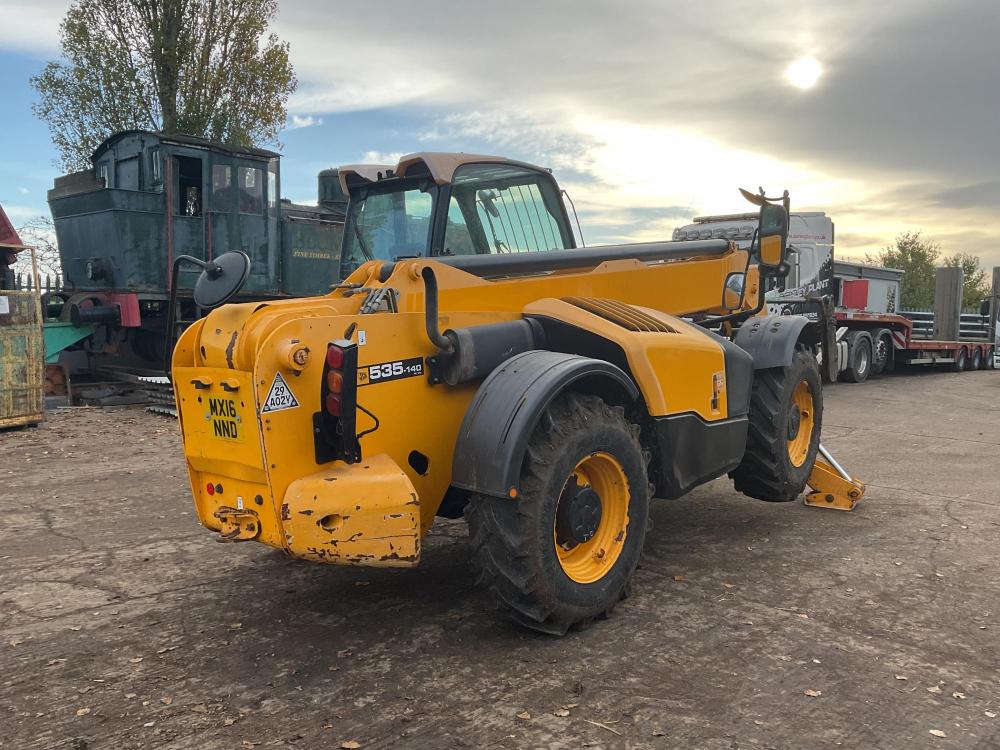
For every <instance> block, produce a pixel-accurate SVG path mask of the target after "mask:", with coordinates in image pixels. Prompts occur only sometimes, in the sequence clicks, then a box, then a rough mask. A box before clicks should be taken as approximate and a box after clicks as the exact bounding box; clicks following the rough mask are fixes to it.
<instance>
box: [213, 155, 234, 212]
mask: <svg viewBox="0 0 1000 750" xmlns="http://www.w3.org/2000/svg"><path fill="white" fill-rule="evenodd" d="M212 210H213V211H217V212H218V213H223V214H225V213H229V212H230V211H232V210H233V174H232V167H230V166H228V165H226V164H213V165H212Z"/></svg>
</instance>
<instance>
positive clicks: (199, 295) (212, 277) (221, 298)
mask: <svg viewBox="0 0 1000 750" xmlns="http://www.w3.org/2000/svg"><path fill="white" fill-rule="evenodd" d="M249 276H250V258H249V257H247V255H245V254H244V253H241V252H229V253H223V254H222V255H220V256H219V257H218V258H216V259H215V260H211V261H209V262H208V263H206V264H204V265H202V270H201V274H200V275H199V276H198V281H196V282H195V285H194V291H193V292H192V294H191V296H193V297H194V301H195V304H196V305H198V307H200V308H202V309H204V310H214V309H215V308H216V307H220V306H222V305H224V304H226V303H227V302H228V301H229V300H231V299H232V298H233V297H235V296H236V293H237V292H238V291H239V290H240V289H242V288H243V285H244V284H245V283H246V281H247V278H248V277H249Z"/></svg>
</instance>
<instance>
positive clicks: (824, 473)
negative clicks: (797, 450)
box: [803, 445, 865, 511]
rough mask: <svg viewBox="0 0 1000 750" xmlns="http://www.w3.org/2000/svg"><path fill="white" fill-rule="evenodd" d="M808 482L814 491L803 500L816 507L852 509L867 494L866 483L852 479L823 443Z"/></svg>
mask: <svg viewBox="0 0 1000 750" xmlns="http://www.w3.org/2000/svg"><path fill="white" fill-rule="evenodd" d="M807 484H808V485H809V487H811V488H812V490H813V491H812V492H810V493H809V494H808V495H806V497H805V500H804V501H803V502H805V504H806V505H812V506H813V507H816V508H833V509H835V510H847V511H851V510H854V506H855V505H857V504H858V503H859V502H861V498H863V497H864V495H865V483H864V482H861V481H859V480H857V479H852V478H851V477H850V475H849V474H848V473H847V472H846V471H844V469H843V468H842V467H841V465H840V464H838V463H837V462H836V460H834V458H833V456H831V455H830V453H829V452H828V451H827V450H826V448H824V447H823V446H822V445H820V447H819V455H818V456H816V463H815V464H814V465H813V470H812V473H811V474H810V475H809V479H808V480H807Z"/></svg>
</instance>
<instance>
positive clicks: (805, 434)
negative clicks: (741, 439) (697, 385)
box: [729, 350, 823, 502]
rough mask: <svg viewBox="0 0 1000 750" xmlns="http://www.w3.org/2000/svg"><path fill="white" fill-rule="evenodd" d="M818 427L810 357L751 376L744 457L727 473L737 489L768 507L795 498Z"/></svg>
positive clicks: (812, 456) (801, 355)
mask: <svg viewBox="0 0 1000 750" xmlns="http://www.w3.org/2000/svg"><path fill="white" fill-rule="evenodd" d="M822 424H823V384H822V380H821V378H820V374H819V366H818V365H817V364H816V360H815V358H813V357H812V356H811V355H810V354H809V353H808V352H806V351H803V350H799V351H797V352H795V356H794V357H793V359H792V363H791V364H790V365H788V366H787V367H772V368H769V369H766V370H758V371H757V372H755V373H754V380H753V390H752V391H751V394H750V428H749V431H748V433H747V445H746V452H745V453H744V454H743V461H742V462H741V463H740V465H739V466H737V467H736V468H735V469H734V470H733V471H731V472H730V473H729V476H730V477H731V478H732V480H733V484H734V486H735V487H736V490H737V491H738V492H742V493H743V494H744V495H748V496H749V497H753V498H756V499H758V500H768V501H772V502H788V501H790V500H794V499H795V498H796V497H798V496H799V494H800V493H801V492H802V490H803V489H805V486H806V480H807V479H808V478H809V474H810V473H811V472H812V467H813V463H814V462H815V460H816V452H817V451H818V450H819V438H820V432H821V428H822Z"/></svg>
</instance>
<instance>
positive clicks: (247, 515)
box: [212, 505, 260, 542]
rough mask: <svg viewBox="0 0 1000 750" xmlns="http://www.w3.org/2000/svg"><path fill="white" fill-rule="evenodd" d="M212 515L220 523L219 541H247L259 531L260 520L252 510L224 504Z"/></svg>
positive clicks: (253, 537) (255, 536)
mask: <svg viewBox="0 0 1000 750" xmlns="http://www.w3.org/2000/svg"><path fill="white" fill-rule="evenodd" d="M212 515H214V516H215V517H216V518H218V519H219V521H220V522H221V523H222V528H221V529H219V539H218V541H220V542H249V541H250V540H251V539H256V538H257V535H258V534H259V533H260V521H259V520H258V519H257V514H256V513H254V512H253V511H252V510H249V509H246V508H230V507H228V506H225V505H224V506H222V507H221V508H219V509H218V510H217V511H215V513H213V514H212Z"/></svg>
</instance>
